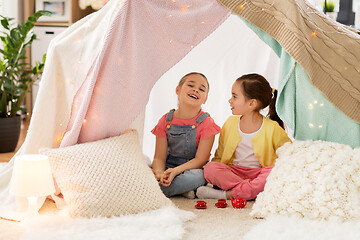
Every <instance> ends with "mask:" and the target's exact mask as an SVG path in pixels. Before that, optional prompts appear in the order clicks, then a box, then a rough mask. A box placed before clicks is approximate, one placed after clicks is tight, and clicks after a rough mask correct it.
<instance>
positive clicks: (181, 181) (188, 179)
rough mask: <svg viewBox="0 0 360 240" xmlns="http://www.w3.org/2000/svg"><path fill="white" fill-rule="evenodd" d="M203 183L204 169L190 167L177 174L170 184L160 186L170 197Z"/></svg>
mask: <svg viewBox="0 0 360 240" xmlns="http://www.w3.org/2000/svg"><path fill="white" fill-rule="evenodd" d="M205 183H206V181H205V178H204V171H203V170H202V169H190V170H187V171H185V172H183V173H182V174H179V175H177V176H176V177H175V178H174V180H173V181H172V182H171V184H170V186H168V187H164V186H162V185H160V188H161V190H162V191H163V193H164V194H165V196H166V197H171V196H174V195H178V194H183V193H186V192H189V191H191V190H195V189H197V188H198V187H200V186H203V185H204V184H205Z"/></svg>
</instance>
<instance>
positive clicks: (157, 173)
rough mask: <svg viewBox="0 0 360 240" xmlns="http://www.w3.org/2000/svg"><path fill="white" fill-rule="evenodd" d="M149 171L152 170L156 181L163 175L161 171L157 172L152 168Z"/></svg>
mask: <svg viewBox="0 0 360 240" xmlns="http://www.w3.org/2000/svg"><path fill="white" fill-rule="evenodd" d="M151 171H152V172H153V174H154V175H155V178H156V180H157V181H158V182H160V180H161V177H162V176H163V175H164V173H163V172H159V171H155V170H154V169H151Z"/></svg>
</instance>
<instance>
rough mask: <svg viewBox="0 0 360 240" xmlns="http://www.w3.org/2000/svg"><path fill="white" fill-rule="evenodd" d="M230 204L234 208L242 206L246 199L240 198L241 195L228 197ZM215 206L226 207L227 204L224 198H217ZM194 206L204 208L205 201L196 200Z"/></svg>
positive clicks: (244, 204)
mask: <svg viewBox="0 0 360 240" xmlns="http://www.w3.org/2000/svg"><path fill="white" fill-rule="evenodd" d="M230 199H231V204H232V206H233V207H234V208H244V207H245V206H246V204H247V201H246V200H244V199H242V198H241V197H236V198H230ZM215 206H216V207H218V208H226V207H227V206H228V204H227V202H226V199H218V201H217V203H215ZM195 208H197V209H206V208H207V206H206V202H205V201H197V202H196V205H195Z"/></svg>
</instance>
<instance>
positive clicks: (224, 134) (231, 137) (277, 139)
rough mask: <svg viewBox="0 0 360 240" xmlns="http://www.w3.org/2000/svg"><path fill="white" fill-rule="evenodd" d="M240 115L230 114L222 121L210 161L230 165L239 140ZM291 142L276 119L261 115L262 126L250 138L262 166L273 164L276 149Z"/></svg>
mask: <svg viewBox="0 0 360 240" xmlns="http://www.w3.org/2000/svg"><path fill="white" fill-rule="evenodd" d="M239 120H240V116H239V115H236V116H230V117H229V118H228V119H227V120H226V122H225V123H224V125H223V127H222V129H221V132H220V137H219V146H218V148H217V150H216V152H215V156H214V158H213V159H212V161H216V162H222V163H225V164H227V165H232V161H233V159H234V155H235V149H236V146H237V145H238V143H239V142H240V140H241V137H240V135H239V132H238V130H237V128H238V124H239ZM286 142H291V140H290V138H289V137H288V135H287V134H286V132H285V130H284V129H283V128H282V127H280V126H279V124H278V123H277V122H276V121H273V120H271V119H268V118H266V117H263V127H262V128H261V130H260V132H259V133H258V134H257V135H256V136H255V137H254V138H253V139H252V143H253V146H254V153H255V156H256V157H257V159H258V160H259V163H260V165H261V166H262V167H267V166H271V165H274V163H275V159H276V158H277V155H276V149H278V148H279V147H281V146H282V145H283V144H284V143H286Z"/></svg>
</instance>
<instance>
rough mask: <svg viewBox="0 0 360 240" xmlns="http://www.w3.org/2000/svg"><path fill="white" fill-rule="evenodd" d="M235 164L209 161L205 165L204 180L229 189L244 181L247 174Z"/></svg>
mask: <svg viewBox="0 0 360 240" xmlns="http://www.w3.org/2000/svg"><path fill="white" fill-rule="evenodd" d="M237 168H238V167H237V166H232V165H226V164H224V163H219V162H209V163H207V164H206V165H205V168H204V176H205V179H206V181H208V182H209V183H211V184H212V185H215V186H218V187H219V188H221V189H223V190H230V189H233V188H234V187H236V186H237V185H239V184H240V183H241V182H243V181H244V179H245V177H246V176H247V175H246V174H244V173H243V172H242V171H238V170H237Z"/></svg>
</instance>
